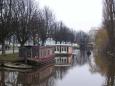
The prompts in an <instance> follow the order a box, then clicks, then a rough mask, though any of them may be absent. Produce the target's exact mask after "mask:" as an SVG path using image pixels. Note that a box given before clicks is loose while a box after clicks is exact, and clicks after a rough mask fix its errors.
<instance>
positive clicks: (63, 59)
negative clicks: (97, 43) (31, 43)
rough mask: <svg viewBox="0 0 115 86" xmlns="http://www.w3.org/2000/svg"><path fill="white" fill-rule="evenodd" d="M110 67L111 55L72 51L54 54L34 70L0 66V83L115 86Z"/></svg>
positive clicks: (4, 85)
mask: <svg viewBox="0 0 115 86" xmlns="http://www.w3.org/2000/svg"><path fill="white" fill-rule="evenodd" d="M114 67H115V59H114V58H113V57H110V56H107V55H100V54H96V53H93V52H91V55H90V56H88V55H87V51H84V50H76V55H74V56H72V55H69V56H56V57H55V63H51V64H47V65H44V66H42V67H39V68H36V69H34V70H28V71H18V70H9V69H6V68H5V69H4V68H1V69H0V86H77V85H78V86H103V85H104V86H115V68H114ZM83 77H84V78H83ZM103 77H104V78H105V77H106V78H105V79H103ZM67 80H68V81H67ZM62 82H63V83H62ZM83 82H84V83H83ZM86 82H87V83H88V84H87V83H86Z"/></svg>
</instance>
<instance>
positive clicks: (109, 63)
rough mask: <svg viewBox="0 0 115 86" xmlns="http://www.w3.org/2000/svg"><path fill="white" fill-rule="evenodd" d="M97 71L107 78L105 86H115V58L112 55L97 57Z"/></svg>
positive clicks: (97, 55)
mask: <svg viewBox="0 0 115 86" xmlns="http://www.w3.org/2000/svg"><path fill="white" fill-rule="evenodd" d="M95 63H96V69H95V70H96V71H95V72H99V73H101V74H102V75H104V76H105V77H106V80H105V83H104V86H115V58H114V57H111V56H110V55H105V54H102V53H101V54H100V53H98V54H96V55H95Z"/></svg>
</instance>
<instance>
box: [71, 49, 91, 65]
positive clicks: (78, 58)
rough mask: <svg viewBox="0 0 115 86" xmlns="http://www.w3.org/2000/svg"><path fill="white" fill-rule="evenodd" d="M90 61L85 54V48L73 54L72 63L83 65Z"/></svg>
mask: <svg viewBox="0 0 115 86" xmlns="http://www.w3.org/2000/svg"><path fill="white" fill-rule="evenodd" d="M89 61H90V59H89V56H88V55H87V50H79V51H78V53H77V55H75V56H74V63H73V64H74V65H80V66H82V65H84V64H86V63H88V62H89Z"/></svg>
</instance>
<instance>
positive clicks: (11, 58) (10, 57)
mask: <svg viewBox="0 0 115 86" xmlns="http://www.w3.org/2000/svg"><path fill="white" fill-rule="evenodd" d="M17 59H18V53H15V54H6V55H0V60H7V61H15V60H17Z"/></svg>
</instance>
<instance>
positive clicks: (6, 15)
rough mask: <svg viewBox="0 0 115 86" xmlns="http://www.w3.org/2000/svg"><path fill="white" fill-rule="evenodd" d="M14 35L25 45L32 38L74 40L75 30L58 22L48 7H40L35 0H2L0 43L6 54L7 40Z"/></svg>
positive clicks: (34, 40) (42, 40) (0, 6)
mask: <svg viewBox="0 0 115 86" xmlns="http://www.w3.org/2000/svg"><path fill="white" fill-rule="evenodd" d="M12 35H15V36H16V39H17V40H18V43H19V44H20V45H21V47H23V46H24V45H25V43H26V42H27V41H28V40H29V39H30V40H31V41H32V40H33V45H35V44H36V36H37V41H38V44H39V40H40V42H42V45H44V44H45V42H46V40H47V38H52V39H54V40H55V41H56V42H57V41H59V42H60V43H61V42H63V41H64V42H74V40H75V31H72V30H70V29H69V28H68V27H67V26H66V25H64V24H63V23H62V22H57V21H56V20H55V17H54V15H53V13H52V11H51V10H50V9H49V8H48V7H44V8H43V9H40V8H39V7H38V6H37V5H35V1H34V0H0V44H2V54H5V41H6V39H8V38H10V37H11V36H12Z"/></svg>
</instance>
